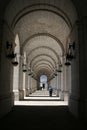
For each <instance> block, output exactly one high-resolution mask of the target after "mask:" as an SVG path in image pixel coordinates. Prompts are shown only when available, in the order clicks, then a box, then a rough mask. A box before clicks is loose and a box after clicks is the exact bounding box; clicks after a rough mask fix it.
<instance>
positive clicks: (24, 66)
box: [22, 64, 27, 72]
mask: <svg viewBox="0 0 87 130" xmlns="http://www.w3.org/2000/svg"><path fill="white" fill-rule="evenodd" d="M22 67H23V72H27V66H26V64H23V65H22Z"/></svg>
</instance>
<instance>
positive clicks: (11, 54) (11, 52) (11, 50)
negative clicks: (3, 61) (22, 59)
mask: <svg viewBox="0 0 87 130" xmlns="http://www.w3.org/2000/svg"><path fill="white" fill-rule="evenodd" d="M6 49H7V54H6V57H7V58H8V59H13V58H15V57H16V54H14V47H13V44H12V43H9V42H8V41H7V42H6Z"/></svg>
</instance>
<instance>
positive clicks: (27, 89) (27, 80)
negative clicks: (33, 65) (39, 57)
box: [25, 72, 29, 97]
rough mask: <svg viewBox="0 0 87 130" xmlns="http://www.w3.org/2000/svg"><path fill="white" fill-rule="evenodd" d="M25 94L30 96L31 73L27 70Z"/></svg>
mask: <svg viewBox="0 0 87 130" xmlns="http://www.w3.org/2000/svg"><path fill="white" fill-rule="evenodd" d="M25 91H26V92H25V93H26V94H25V96H27V97H28V96H29V75H28V72H26V75H25Z"/></svg>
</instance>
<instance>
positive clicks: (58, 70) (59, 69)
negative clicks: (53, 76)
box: [56, 64, 62, 73]
mask: <svg viewBox="0 0 87 130" xmlns="http://www.w3.org/2000/svg"><path fill="white" fill-rule="evenodd" d="M61 67H62V64H59V67H58V69H56V71H57V72H59V73H61V72H62V70H61Z"/></svg>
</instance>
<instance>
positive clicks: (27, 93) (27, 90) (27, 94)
mask: <svg viewBox="0 0 87 130" xmlns="http://www.w3.org/2000/svg"><path fill="white" fill-rule="evenodd" d="M29 94H30V91H29V89H26V97H28V96H29Z"/></svg>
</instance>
